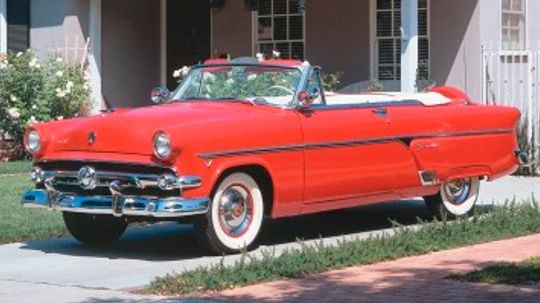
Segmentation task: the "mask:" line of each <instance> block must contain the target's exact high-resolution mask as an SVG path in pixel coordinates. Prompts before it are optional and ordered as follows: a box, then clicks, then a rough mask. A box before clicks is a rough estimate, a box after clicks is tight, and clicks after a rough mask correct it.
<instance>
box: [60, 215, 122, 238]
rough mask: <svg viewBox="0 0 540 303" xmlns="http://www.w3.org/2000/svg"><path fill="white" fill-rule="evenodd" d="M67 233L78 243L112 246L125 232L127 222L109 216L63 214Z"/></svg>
mask: <svg viewBox="0 0 540 303" xmlns="http://www.w3.org/2000/svg"><path fill="white" fill-rule="evenodd" d="M63 216H64V222H65V223H66V227H67V229H68V231H69V233H70V234H71V235H72V236H73V237H74V238H75V239H77V240H79V241H80V242H82V243H84V244H86V245H91V246H101V245H107V244H112V243H114V242H115V241H116V240H118V238H120V236H121V235H122V234H123V233H124V232H125V231H126V228H127V226H128V224H127V222H126V221H125V220H123V219H121V218H115V217H113V216H110V215H88V214H79V213H71V212H64V213H63Z"/></svg>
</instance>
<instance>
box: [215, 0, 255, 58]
mask: <svg viewBox="0 0 540 303" xmlns="http://www.w3.org/2000/svg"><path fill="white" fill-rule="evenodd" d="M212 29H213V34H212V39H213V43H212V54H213V56H214V57H217V56H219V55H221V54H230V55H231V56H232V57H244V56H251V43H252V41H251V40H252V38H251V12H250V11H248V10H246V9H245V7H244V1H239V0H234V1H227V2H226V4H225V7H223V8H221V9H213V11H212Z"/></svg>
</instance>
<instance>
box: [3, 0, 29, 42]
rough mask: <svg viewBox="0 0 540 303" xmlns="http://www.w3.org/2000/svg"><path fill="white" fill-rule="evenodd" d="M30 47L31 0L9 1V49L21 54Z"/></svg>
mask: <svg viewBox="0 0 540 303" xmlns="http://www.w3.org/2000/svg"><path fill="white" fill-rule="evenodd" d="M29 46H30V0H8V1H7V47H8V50H11V51H13V52H20V51H24V50H26V49H28V47H29Z"/></svg>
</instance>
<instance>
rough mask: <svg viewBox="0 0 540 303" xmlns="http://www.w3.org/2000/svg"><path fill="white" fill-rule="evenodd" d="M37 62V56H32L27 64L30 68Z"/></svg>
mask: <svg viewBox="0 0 540 303" xmlns="http://www.w3.org/2000/svg"><path fill="white" fill-rule="evenodd" d="M37 64H38V60H37V58H35V57H34V58H32V60H31V61H30V63H28V66H29V67H31V68H34V67H36V65H37Z"/></svg>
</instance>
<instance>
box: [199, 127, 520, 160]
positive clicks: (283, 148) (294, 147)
mask: <svg viewBox="0 0 540 303" xmlns="http://www.w3.org/2000/svg"><path fill="white" fill-rule="evenodd" d="M513 131H514V130H513V129H508V128H500V129H488V130H472V131H459V132H446V133H425V134H411V135H402V136H389V137H375V138H367V139H358V140H344V141H334V142H315V143H305V144H290V145H280V146H269V147H259V148H248V149H238V150H227V151H217V152H208V153H200V154H198V156H199V157H200V158H203V159H216V158H222V157H232V156H243V155H250V154H266V153H279V152H290V151H298V150H313V149H323V148H339V147H350V146H358V145H367V144H386V143H391V142H398V141H401V142H404V141H410V140H414V139H429V138H447V137H464V136H475V135H495V134H506V133H512V132H513Z"/></svg>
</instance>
